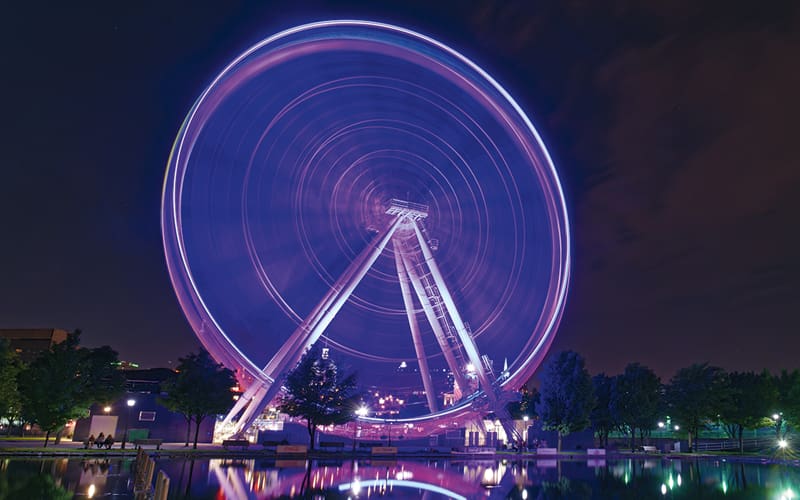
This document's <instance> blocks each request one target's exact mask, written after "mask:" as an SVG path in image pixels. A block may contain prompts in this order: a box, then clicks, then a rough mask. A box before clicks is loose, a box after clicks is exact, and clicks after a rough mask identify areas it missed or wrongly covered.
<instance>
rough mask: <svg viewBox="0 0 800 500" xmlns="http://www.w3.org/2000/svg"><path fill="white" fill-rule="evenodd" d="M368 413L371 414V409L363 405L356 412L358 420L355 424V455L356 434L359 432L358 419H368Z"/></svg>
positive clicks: (354, 447)
mask: <svg viewBox="0 0 800 500" xmlns="http://www.w3.org/2000/svg"><path fill="white" fill-rule="evenodd" d="M368 413H369V408H367V407H366V406H364V405H361V407H360V408H359V409H357V410H356V420H355V422H354V424H353V453H355V452H356V434H357V432H358V419H359V418H362V417H366V416H367V414H368Z"/></svg>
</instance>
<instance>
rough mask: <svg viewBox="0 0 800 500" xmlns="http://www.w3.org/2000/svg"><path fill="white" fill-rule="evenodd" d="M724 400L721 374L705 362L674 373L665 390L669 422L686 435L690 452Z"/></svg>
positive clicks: (721, 407) (720, 370) (725, 389)
mask: <svg viewBox="0 0 800 500" xmlns="http://www.w3.org/2000/svg"><path fill="white" fill-rule="evenodd" d="M726 399H727V385H726V383H725V373H724V372H723V371H722V369H721V368H717V367H716V366H709V365H708V363H702V364H694V365H692V366H689V367H687V368H682V369H680V370H678V373H676V374H675V376H674V377H672V379H671V380H670V382H669V385H668V386H667V388H666V400H667V405H668V407H669V411H670V413H671V415H672V418H673V421H675V422H679V423H680V425H681V426H682V427H683V429H684V430H685V431H686V432H687V433H688V436H689V451H692V449H693V439H696V438H697V436H698V434H699V432H700V428H701V427H703V426H705V424H706V422H708V421H713V420H716V419H717V415H718V414H719V413H720V411H722V409H723V407H724V403H725V400H726Z"/></svg>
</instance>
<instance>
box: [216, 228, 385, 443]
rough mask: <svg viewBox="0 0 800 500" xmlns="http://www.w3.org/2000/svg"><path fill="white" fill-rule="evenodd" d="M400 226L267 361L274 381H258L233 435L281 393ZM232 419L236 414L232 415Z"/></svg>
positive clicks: (381, 238)
mask: <svg viewBox="0 0 800 500" xmlns="http://www.w3.org/2000/svg"><path fill="white" fill-rule="evenodd" d="M399 225H400V218H399V217H398V218H396V219H394V220H393V221H392V223H391V224H390V225H389V226H388V227H387V229H386V230H385V231H384V233H383V234H382V235H381V236H379V237H376V238H375V239H374V240H373V243H372V244H371V248H369V247H368V248H367V249H365V250H364V251H363V252H362V253H361V256H360V257H359V258H357V259H355V260H354V261H353V262H352V263H351V264H350V266H348V268H347V270H346V271H345V272H344V274H343V275H342V277H341V278H339V280H337V281H336V283H335V284H334V285H333V287H332V288H331V290H330V291H329V292H328V293H327V294H326V295H325V297H324V298H323V299H322V301H321V302H320V304H319V305H318V306H317V307H316V308H315V309H314V311H313V312H312V314H311V315H310V316H309V317H308V318H306V320H304V321H303V323H301V324H300V326H299V327H298V328H297V329H296V330H295V331H294V333H293V334H292V335H291V337H290V338H289V340H288V341H287V342H286V343H285V344H284V346H283V347H282V348H281V349H280V350H279V352H278V353H277V354H276V355H275V356H273V357H272V359H271V360H270V361H269V363H267V366H266V367H265V368H264V374H265V375H266V376H267V377H270V378H271V379H272V380H274V381H275V382H274V383H271V384H267V383H264V384H259V385H260V386H261V387H262V388H263V390H262V389H259V390H257V392H256V394H255V395H254V397H253V398H252V399H251V400H250V404H249V406H248V407H247V409H246V410H245V412H244V414H242V416H241V417H240V418H239V420H238V421H237V423H236V426H235V432H234V435H238V434H241V432H242V431H244V430H245V429H246V428H247V427H249V426H250V425H251V424H252V423H253V421H254V420H255V419H256V418H257V417H258V415H259V414H260V413H261V412H262V411H263V410H264V408H265V407H266V406H267V404H269V402H270V401H271V400H272V399H273V398H274V397H275V396H276V395H277V394H278V391H280V388H281V380H282V379H283V377H284V375H285V374H286V373H288V371H289V370H291V369H292V368H294V366H295V365H296V364H297V362H298V361H299V360H300V357H301V356H302V355H303V353H304V352H305V351H306V349H308V347H309V346H311V345H312V344H313V343H314V342H316V341H317V340H318V339H319V337H320V336H321V335H322V333H323V332H324V331H325V329H326V328H327V327H328V325H329V324H330V323H331V321H333V318H335V317H336V314H337V313H338V312H339V310H341V308H342V306H344V304H345V302H347V299H348V298H350V295H351V294H352V293H353V291H354V290H355V288H356V286H358V284H359V283H360V282H361V280H362V279H364V276H366V274H367V272H368V271H369V269H370V268H371V267H372V265H373V264H374V263H375V261H376V260H377V259H378V256H380V254H381V253H382V252H383V250H384V248H386V245H387V244H388V243H389V240H390V239H391V237H392V235H393V234H394V232H395V230H396V229H397V226H399ZM229 416H230V415H229ZM231 418H233V417H232V416H231ZM226 420H227V418H226Z"/></svg>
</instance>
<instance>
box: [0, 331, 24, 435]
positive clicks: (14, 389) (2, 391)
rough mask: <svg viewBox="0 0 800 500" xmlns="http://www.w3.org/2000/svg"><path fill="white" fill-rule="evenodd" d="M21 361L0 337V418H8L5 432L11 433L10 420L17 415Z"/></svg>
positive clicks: (19, 407) (19, 405)
mask: <svg viewBox="0 0 800 500" xmlns="http://www.w3.org/2000/svg"><path fill="white" fill-rule="evenodd" d="M20 371H22V363H21V362H20V360H19V356H17V353H16V352H14V351H13V350H12V349H11V347H10V346H9V343H8V341H7V340H5V339H0V418H5V419H6V420H8V428H7V433H9V434H10V433H11V422H13V421H14V419H15V418H16V417H19V415H20V411H21V406H22V401H21V398H20V395H19V387H18V386H17V375H18V374H19V372H20Z"/></svg>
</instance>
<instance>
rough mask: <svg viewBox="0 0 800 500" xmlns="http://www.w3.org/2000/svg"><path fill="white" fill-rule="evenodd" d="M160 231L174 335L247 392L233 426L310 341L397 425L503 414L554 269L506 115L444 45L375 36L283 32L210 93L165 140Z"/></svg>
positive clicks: (525, 364) (249, 416) (400, 32)
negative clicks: (172, 295) (180, 325)
mask: <svg viewBox="0 0 800 500" xmlns="http://www.w3.org/2000/svg"><path fill="white" fill-rule="evenodd" d="M162 232H163V239H164V247H165V253H166V260H167V265H168V269H169V273H170V277H171V280H172V284H173V287H174V288H175V291H176V294H177V296H178V299H179V301H180V304H181V307H182V309H183V311H184V313H185V315H186V317H187V319H188V320H189V322H190V324H191V326H192V328H193V329H194V331H195V332H196V334H197V336H198V338H199V339H200V341H201V342H202V343H203V345H204V346H205V347H206V348H207V349H208V350H209V352H210V353H211V354H212V355H213V356H214V357H215V358H216V359H217V360H218V361H219V362H221V363H223V364H225V365H226V366H228V367H229V368H231V369H233V370H235V371H236V373H237V377H238V378H239V380H240V382H241V383H242V384H243V386H245V387H246V388H247V389H246V392H245V393H244V394H243V396H242V397H241V398H239V400H238V401H237V403H236V405H235V406H234V408H233V409H232V410H231V412H230V413H229V415H228V417H227V419H226V421H227V422H229V423H231V424H233V425H234V427H235V429H236V432H241V431H242V430H244V429H245V428H247V427H248V426H249V425H251V423H252V422H253V421H254V419H255V418H256V417H258V416H259V415H260V414H261V412H263V410H264V408H265V407H266V405H268V404H269V403H270V401H272V400H273V399H274V398H275V396H277V395H278V394H279V392H280V389H281V380H282V379H283V377H284V376H285V375H286V373H287V372H288V371H289V370H291V369H292V368H293V367H294V366H295V365H296V363H297V362H298V360H299V359H300V357H301V356H302V354H303V353H304V352H305V350H306V349H307V348H308V347H309V346H311V345H312V344H314V343H322V344H323V345H324V346H325V347H326V352H331V353H332V354H331V355H333V356H336V359H337V360H338V361H339V363H340V364H342V365H344V366H345V367H347V368H351V369H354V370H357V371H358V372H359V374H360V380H361V381H362V383H363V384H365V387H368V388H369V389H370V391H374V393H375V394H376V395H379V394H380V395H384V394H385V395H395V396H396V399H397V400H399V401H402V402H404V404H406V405H407V406H408V408H401V409H400V410H397V411H396V412H395V413H389V415H390V418H393V419H395V420H397V421H404V422H415V423H417V424H419V425H425V424H434V425H435V424H436V423H437V422H439V421H441V420H442V419H444V418H453V417H454V416H455V415H459V414H466V413H468V412H470V411H474V409H475V408H476V407H487V405H488V407H490V408H496V407H499V405H500V402H502V401H503V395H504V394H506V393H507V391H508V389H516V388H518V387H519V386H520V385H521V384H522V383H524V382H525V381H526V380H527V378H529V377H530V376H531V375H532V373H533V371H534V370H535V369H536V367H537V366H538V364H539V363H540V362H541V360H542V358H543V357H544V354H545V352H546V351H547V348H548V347H549V345H550V343H551V341H552V339H553V335H554V333H555V330H556V328H557V325H558V322H559V319H560V316H561V313H562V310H563V306H564V300H565V296H566V291H567V284H568V278H569V269H570V241H569V228H568V219H567V212H566V207H565V201H564V196H563V193H562V190H561V186H560V183H559V180H558V177H557V175H556V171H555V168H554V166H553V163H552V161H551V159H550V156H549V154H548V153H547V150H546V148H545V146H544V144H543V142H542V140H541V139H540V137H539V135H538V133H537V132H536V130H535V129H534V127H533V125H532V124H531V122H530V120H529V119H528V117H527V116H526V115H525V113H524V112H523V110H522V109H521V108H520V106H519V105H518V104H517V103H516V102H515V101H514V99H513V98H512V97H511V96H510V95H509V94H508V92H506V90H504V89H503V87H502V86H500V84H499V83H497V82H496V81H495V80H494V79H493V78H492V77H491V76H490V75H489V74H488V73H486V72H485V71H484V70H482V69H481V68H480V67H478V66H477V65H476V64H475V63H473V62H472V61H471V60H469V59H468V58H466V57H465V56H463V55H461V54H460V53H458V52H456V51H455V50H453V49H451V48H450V47H448V46H446V45H444V44H442V43H440V42H438V41H436V40H434V39H432V38H429V37H427V36H425V35H422V34H419V33H416V32H414V31H410V30H408V29H404V28H400V27H397V26H392V25H387V24H381V23H376V22H369V21H354V20H342V21H327V22H318V23H312V24H306V25H302V26H298V27H295V28H292V29H289V30H286V31H283V32H281V33H278V34H276V35H274V36H271V37H269V38H267V39H265V40H264V41H262V42H260V43H258V44H257V45H255V46H253V47H251V48H250V49H248V50H247V51H245V52H244V53H242V54H241V55H240V56H238V57H237V58H236V59H235V60H234V61H233V62H231V63H230V64H229V65H228V66H226V67H225V68H224V69H223V70H222V72H221V73H220V74H219V75H218V76H217V77H216V78H214V80H213V81H212V82H211V83H210V84H209V85H208V87H207V88H206V89H205V90H204V91H203V92H202V94H201V95H200V97H199V98H198V99H197V101H196V102H195V104H194V106H193V107H192V109H191V111H190V112H189V114H188V116H187V117H186V119H185V121H184V123H183V125H182V127H181V129H180V131H179V134H178V137H177V139H176V141H175V144H174V146H173V150H172V153H171V155H170V159H169V164H168V168H167V174H166V179H165V184H164V193H163V206H162ZM400 394H402V395H403V397H400V396H399V395H400ZM412 403H413V404H412ZM411 406H414V408H411ZM384 418H385V417H384Z"/></svg>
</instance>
